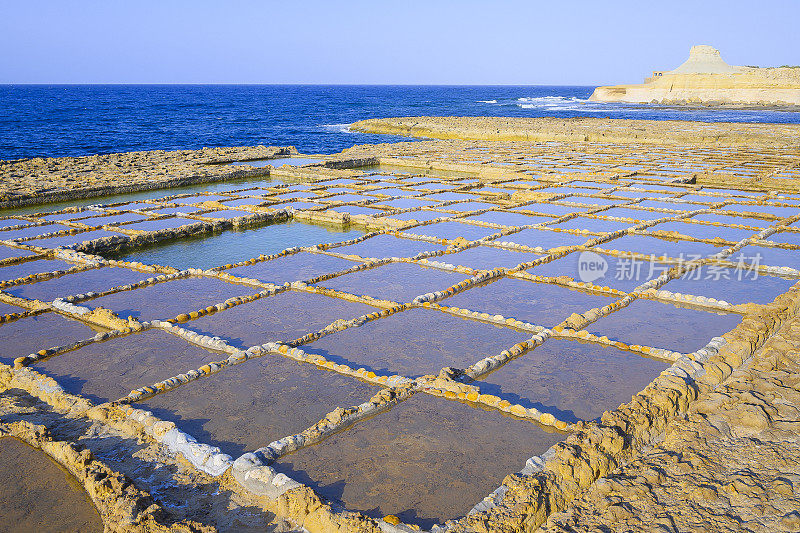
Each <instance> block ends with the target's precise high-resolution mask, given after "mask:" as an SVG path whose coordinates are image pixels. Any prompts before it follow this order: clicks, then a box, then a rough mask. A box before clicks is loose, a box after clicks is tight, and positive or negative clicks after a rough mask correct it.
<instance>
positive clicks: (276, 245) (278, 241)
mask: <svg viewBox="0 0 800 533" xmlns="http://www.w3.org/2000/svg"><path fill="white" fill-rule="evenodd" d="M363 234H364V231H362V230H359V229H355V228H351V227H349V226H335V225H324V226H323V225H318V224H305V223H302V222H296V221H294V220H291V221H289V222H281V223H275V224H268V225H266V226H261V227H259V228H253V229H242V230H236V229H232V230H228V231H224V232H222V233H216V234H211V235H209V234H206V235H205V236H203V235H201V236H197V237H191V238H182V239H180V240H177V241H172V242H167V243H164V244H155V245H152V246H144V247H141V248H137V249H136V250H132V251H126V252H123V253H122V254H118V255H113V258H114V259H124V260H126V261H139V262H141V263H146V264H158V265H169V266H174V267H176V268H180V269H185V268H190V267H195V268H212V267H216V266H221V265H225V264H228V263H236V262H238V261H244V260H246V259H250V258H253V257H256V256H258V255H259V254H274V253H276V252H280V251H281V250H285V249H286V248H290V247H292V246H313V245H315V244H320V243H328V242H339V241H346V240H348V239H353V238H355V237H358V236H361V235H363Z"/></svg>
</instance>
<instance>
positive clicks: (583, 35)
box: [0, 0, 800, 85]
mask: <svg viewBox="0 0 800 533" xmlns="http://www.w3.org/2000/svg"><path fill="white" fill-rule="evenodd" d="M798 20H800V0H783V1H781V0H762V1H761V2H757V3H756V2H752V0H747V1H741V0H728V1H717V0H693V1H684V0H674V1H671V2H650V1H647V0H637V1H628V0H615V1H605V2H598V1H596V0H595V1H569V0H560V1H553V0H551V1H548V2H541V1H538V0H525V1H516V0H495V1H493V2H486V1H484V2H477V1H473V0H461V1H444V0H427V1H416V0H406V1H395V2H387V1H382V0H371V1H348V0H338V1H337V0H333V1H332V0H326V1H316V0H306V1H294V2H286V1H281V2H273V1H244V0H242V1H237V0H231V1H227V2H222V1H214V2H212V1H204V0H194V1H192V2H188V1H179V0H161V1H150V0H139V1H136V2H131V1H120V0H104V1H82V0H72V1H63V0H59V1H38V0H16V1H11V0H0V50H2V52H1V53H0V83H4V84H7V83H312V84H316V83H331V84H456V85H462V84H464V85H467V84H476V85H492V84H498V85H506V84H508V85H516V84H518V85H600V84H614V83H640V82H641V81H642V79H643V78H644V77H645V76H647V75H649V73H650V71H652V70H665V69H671V68H675V67H677V66H678V65H679V64H680V63H682V62H683V61H684V60H685V59H686V58H687V57H688V53H689V48H690V47H691V45H693V44H710V45H712V46H714V47H716V48H718V49H720V51H721V52H722V57H723V59H725V60H726V61H727V62H728V63H730V64H734V65H760V66H777V65H783V64H791V65H797V64H800V31H797V27H796V25H797V21H798Z"/></svg>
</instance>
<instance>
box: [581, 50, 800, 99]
mask: <svg viewBox="0 0 800 533" xmlns="http://www.w3.org/2000/svg"><path fill="white" fill-rule="evenodd" d="M589 99H590V100H593V101H597V102H630V103H659V104H704V105H705V104H720V105H726V104H734V105H747V106H754V105H756V106H758V105H763V106H800V67H798V66H781V67H770V68H759V67H749V66H748V67H740V66H733V65H729V64H727V63H726V62H725V61H724V60H723V59H722V57H721V56H720V53H719V50H717V49H716V48H713V47H711V46H708V45H697V46H693V47H692V48H691V50H690V51H689V59H687V60H686V61H685V62H684V63H683V64H682V65H681V66H679V67H678V68H676V69H674V70H667V71H654V72H653V74H652V76H650V77H649V78H647V79H645V80H644V83H642V84H638V85H611V86H605V87H598V88H597V89H595V90H594V93H592V96H591V97H590V98H589Z"/></svg>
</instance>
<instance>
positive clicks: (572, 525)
mask: <svg viewBox="0 0 800 533" xmlns="http://www.w3.org/2000/svg"><path fill="white" fill-rule="evenodd" d="M415 120H419V119H412V118H403V119H383V122H378V121H370V122H369V123H370V124H378V126H375V127H376V128H377V127H379V126H380V124H389V126H388V127H392V125H393V124H395V125H396V124H400V125H402V127H406V126H407V125H410V124H413V123H414V121H415ZM503 121H507V123H508V124H510V125H512V126H513V127H511V128H509V131H504V130H503V127H502V123H503ZM471 122H472V123H473V126H470V123H471ZM429 123H430V124H432V125H437V124H438V125H439V126H437V127H440V128H442V129H441V131H442V133H441V135H442V136H444V135H449V137H447V139H446V140H422V141H413V142H401V143H392V144H379V145H362V146H355V147H353V148H351V149H348V150H345V151H343V152H341V153H339V154H333V155H326V156H316V157H315V159H316V161H315V160H314V159H305V160H304V159H302V158H301V157H300V156H297V154H296V153H295V152H291V151H290V150H288V149H280V148H269V149H267V148H256V149H254V151H253V152H249V151H247V150H244V149H242V150H241V151H237V152H235V153H234V154H233V157H232V159H234V160H236V157H238V156H242V158H243V159H250V156H252V155H253V154H255V155H266V156H267V160H266V163H267V164H266V165H265V166H255V165H256V164H259V165H261V164H263V163H264V162H259V163H255V162H252V164H249V165H248V164H243V165H236V166H234V167H230V166H227V167H225V165H222V167H225V168H224V169H223V170H218V172H219V174H215V176H218V178H219V179H218V180H216V181H212V180H213V176H211V175H209V176H207V177H206V176H205V175H204V174H203V171H202V166H203V165H206V166H213V165H218V164H219V162H220V160H221V156H220V157H215V158H208V159H203V160H202V161H203V162H201V160H200V159H198V160H197V162H196V163H193V165H195V170H193V171H192V172H191V173H190V172H187V174H186V179H187V181H185V182H182V183H181V184H180V188H165V189H163V190H158V189H156V190H149V189H147V184H146V182H147V176H150V175H154V174H152V173H150V172H151V171H150V170H148V163H147V160H148V156H147V155H142V154H139V156H138V158H139V160H140V163H136V165H133V166H131V167H130V186H131V190H130V191H126V192H125V191H124V192H122V193H121V194H117V195H116V196H114V197H94V198H86V197H84V196H82V195H84V194H87V189H86V188H85V183H84V182H83V181H82V178H81V179H77V178H76V179H74V180H73V181H69V180H65V181H63V183H62V182H59V183H61V185H60V189H59V194H60V195H61V196H58V197H57V199H58V200H59V201H60V202H61V203H59V204H56V205H53V204H50V205H48V204H41V205H33V206H30V205H29V206H13V202H12V204H11V205H9V204H7V207H6V209H5V210H3V211H0V306H2V307H0V313H2V314H0V339H2V340H3V343H2V349H0V437H9V438H11V437H13V438H16V439H19V440H22V441H24V442H25V443H27V444H29V445H30V446H33V447H34V448H37V449H39V450H41V451H42V452H44V453H46V454H47V455H49V456H50V457H51V458H52V459H54V460H55V461H56V462H58V463H59V464H61V465H62V466H63V467H64V468H66V470H67V471H68V472H69V473H70V474H71V475H72V476H73V477H74V478H75V480H76V481H77V482H78V483H79V484H80V486H82V487H83V489H84V490H85V492H86V494H87V495H88V497H89V499H90V500H91V502H92V503H93V504H94V506H95V508H96V509H97V512H98V514H99V516H100V518H101V519H102V521H103V524H104V526H105V528H106V529H107V530H108V531H198V532H200V531H203V532H205V531H215V530H216V531H264V530H267V531H275V532H288V531H301V530H306V531H311V532H322V531H342V532H344V531H368V532H375V533H377V532H378V531H381V532H384V533H400V532H405V533H408V532H411V531H419V530H429V531H435V532H437V533H444V532H461V531H464V532H466V531H471V532H474V531H479V532H489V531H501V532H516V531H535V530H537V529H538V528H543V529H544V530H550V531H572V530H586V529H592V528H595V529H599V530H601V531H602V530H619V529H622V530H627V529H630V530H642V531H647V530H652V529H653V528H655V527H657V528H661V530H663V531H682V530H685V529H691V528H708V529H711V530H714V529H726V528H737V529H742V530H750V531H775V530H776V529H779V530H780V529H781V528H782V529H783V530H786V531H792V530H794V529H792V528H795V529H796V526H797V523H798V519H800V517H798V516H797V515H796V510H795V509H796V505H797V501H798V497H797V494H798V491H797V484H798V483H800V477H798V476H800V468H798V464H797V434H798V432H800V429H798V415H797V413H798V401H800V383H798V381H797V379H796V377H795V376H796V372H797V368H798V365H799V364H800V363H799V362H798V357H797V353H798V350H797V344H798V342H799V341H798V339H800V337H798V333H800V332H799V331H798V327H800V326H798V321H799V320H800V318H798V317H799V316H800V284H798V281H800V260H799V259H798V254H800V229H798V223H800V190H798V185H797V184H798V178H800V150H798V149H797V144H796V143H795V144H794V145H792V144H791V143H792V139H795V138H796V136H797V134H798V131H797V129H796V128H793V127H784V126H773V125H765V126H760V127H750V125H742V126H739V125H721V126H718V125H706V124H697V125H695V126H694V127H695V129H694V130H692V129H691V125H689V124H688V123H669V124H664V125H661V124H650V123H638V122H626V121H621V122H614V121H588V122H586V123H584V122H582V121H562V122H560V123H558V122H550V121H543V122H537V123H535V127H534V129H536V128H540V131H541V132H540V133H536V135H542V136H545V135H546V133H545V132H544V130H545V129H546V128H545V127H544V126H545V125H547V127H548V128H550V131H551V132H552V133H551V134H550V138H548V139H544V138H541V139H540V138H531V137H528V138H526V139H522V140H516V138H501V137H500V136H501V135H509V136H511V135H519V130H518V129H514V128H517V125H518V124H522V125H523V126H524V125H525V122H524V121H523V122H517V121H516V120H514V119H430V120H429ZM490 123H491V124H494V125H495V126H494V134H493V135H497V136H498V138H497V140H485V139H473V138H472V137H471V135H473V133H472V131H484V126H483V125H484V124H490ZM362 124H363V123H362ZM453 124H461V125H465V126H463V127H465V128H467V127H469V128H472V127H474V128H477V129H476V130H470V129H467V130H466V131H467V133H465V134H464V133H463V132H464V131H465V130H463V129H462V130H460V131H461V132H462V135H463V138H458V137H459V131H458V130H455V129H453ZM474 124H477V126H474ZM576 124H577V126H576ZM590 126H591V127H590ZM355 127H361V126H359V125H356V126H355ZM381 127H382V126H381ZM526 127H527V126H526ZM639 127H641V128H642V130H643V131H640V130H637V128H639ZM446 128H450V129H449V130H446ZM519 128H522V126H519ZM592 128H594V133H593V135H599V138H601V139H602V138H603V137H606V138H605V139H604V140H593V139H591V140H585V139H583V138H580V135H581V132H588V130H589V129H592ZM715 128H716V129H715ZM528 129H530V128H528ZM487 131H488V130H487ZM525 131H527V130H525ZM712 131H716V132H717V135H714V134H712V133H711V132H712ZM559 132H561V133H559ZM670 132H671V133H670ZM392 133H396V132H395V131H393V132H392ZM604 133H606V134H607V135H604ZM587 134H588V133H583V135H587ZM558 135H563V136H564V138H559V137H558ZM658 135H662V139H661V141H660V142H659V139H658ZM219 150H220V151H221V153H222V152H224V151H225V150H226V149H219ZM237 150H238V149H237ZM287 153H292V154H293V155H296V156H297V157H296V159H298V161H294V163H297V164H296V165H295V166H280V165H277V164H276V165H270V164H268V163H269V161H270V160H271V159H270V158H274V157H276V156H280V155H286V154H287ZM185 156H187V153H183V154H181V155H179V154H177V153H166V154H163V155H159V156H157V157H155V156H154V158H153V160H154V161H156V160H165V159H166V160H174V161H175V165H176V166H177V167H179V166H180V159H181V157H185ZM125 157H126V156H125V155H123V154H120V155H114V156H108V157H107V158H106V160H105V161H106V162H105V163H102V165H105V166H104V168H108V169H110V168H113V166H115V163H114V161H115V159H116V160H124V158H125ZM189 157H199V156H197V154H196V153H194V154H192V153H189ZM272 160H274V159H272ZM74 162H75V160H74V159H63V160H52V161H50V162H49V163H48V165H51V166H52V168H54V169H57V171H55V174H56V175H58V176H64V175H66V174H65V173H70V172H71V171H70V170H69V169H70V165H71V164H72V163H74ZM236 162H241V161H239V160H236ZM229 163H230V161H229ZM245 163H246V161H245ZM25 164H26V162H22V161H20V162H13V165H21V166H20V167H19V168H24V165H25ZM35 164H40V163H35ZM137 165H138V166H137ZM156 167H157V165H156ZM15 168H16V167H15ZM187 168H188V167H187ZM231 168H233V169H236V170H235V171H236V172H240V171H241V172H243V173H244V174H241V175H237V176H236V177H235V179H234V178H232V177H231V176H230V174H229V173H230V171H231ZM137 172H141V173H142V176H143V178H142V180H141V181H142V182H143V183H144V185H143V186H144V187H145V188H144V189H143V190H142V191H137V190H136V189H135V188H136V186H137V182H136V180H135V179H134V178H135V175H136V173H137ZM153 172H155V171H153ZM250 172H252V175H251V174H248V173H250ZM103 175H105V176H106V178H104V179H107V180H108V182H109V183H110V182H111V177H110V176H111V175H112V174H111V172H110V171H108V172H107V173H103ZM197 175H199V176H203V177H202V178H201V179H198V180H197V181H196V182H192V180H193V179H194V176H197ZM6 178H7V179H6ZM39 178H42V179H43V182H46V181H47V176H39ZM54 179H56V180H59V179H61V178H54ZM165 179H166V178H165ZM4 180H5V181H4V183H11V182H12V179H11V178H8V177H7V176H6V177H4ZM164 183H169V182H166V181H165V182H164ZM37 187H38V185H37V184H36V183H34V182H32V183H31V184H29V189H27V190H25V191H22V190H21V189H20V191H18V193H15V194H19V195H23V194H25V195H29V197H31V198H35V197H36V196H35V194H43V193H45V192H46V191H44V189H42V190H39V189H37ZM71 188H74V190H75V195H76V200H74V201H71V200H68V199H67V198H68V196H69V194H71V192H70V191H71ZM145 192H146V195H145V196H143V193H145ZM34 193H35V194H34ZM26 201H27V200H26ZM70 202H73V203H72V204H70ZM677 515H680V516H677Z"/></svg>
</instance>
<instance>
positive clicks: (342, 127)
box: [320, 124, 356, 133]
mask: <svg viewBox="0 0 800 533" xmlns="http://www.w3.org/2000/svg"><path fill="white" fill-rule="evenodd" d="M320 127H321V128H323V129H324V130H326V131H333V132H336V133H356V132H355V131H353V130H351V129H350V124H322V125H321V126H320Z"/></svg>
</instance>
